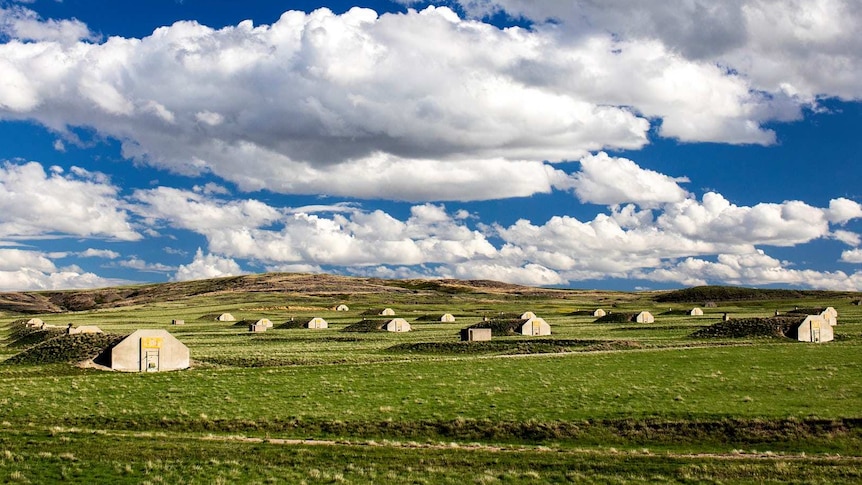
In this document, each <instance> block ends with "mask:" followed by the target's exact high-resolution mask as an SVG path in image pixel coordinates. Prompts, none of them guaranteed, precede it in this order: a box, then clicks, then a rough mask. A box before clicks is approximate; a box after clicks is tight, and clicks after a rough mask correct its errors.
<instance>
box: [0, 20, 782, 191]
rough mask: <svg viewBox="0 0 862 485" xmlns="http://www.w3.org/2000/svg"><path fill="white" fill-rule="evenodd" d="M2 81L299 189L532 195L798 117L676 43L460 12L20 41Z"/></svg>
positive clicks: (0, 106) (94, 120)
mask: <svg viewBox="0 0 862 485" xmlns="http://www.w3.org/2000/svg"><path fill="white" fill-rule="evenodd" d="M0 70H2V71H3V72H4V76H3V77H2V78H0V117H3V118H7V119H32V120H36V121H38V122H40V123H42V124H44V125H46V126H48V127H49V128H51V129H53V130H56V131H57V132H59V133H61V134H66V135H67V136H72V135H71V132H70V131H69V130H68V127H76V126H85V127H92V128H94V129H95V130H96V131H97V132H98V133H99V134H100V135H104V136H109V137H113V138H115V139H118V140H120V141H121V142H122V144H123V153H124V154H125V155H126V156H127V157H131V158H134V159H136V160H139V161H143V162H147V163H150V164H153V165H157V166H160V167H167V168H170V169H172V170H175V171H178V172H181V173H200V172H202V171H211V172H212V173H214V174H215V175H217V176H219V177H222V178H223V179H225V180H229V181H231V182H233V183H236V184H237V186H238V187H240V188H241V189H242V190H259V189H268V190H272V191H276V192H283V193H297V194H329V195H339V196H351V197H361V198H378V197H383V198H386V199H398V200H409V201H428V200H486V199H494V198H506V197H517V196H529V195H531V194H535V193H546V192H549V191H550V190H551V189H552V187H553V186H554V184H555V182H556V181H558V180H559V178H560V173H559V172H557V171H554V170H553V169H552V168H550V167H549V166H548V165H547V164H546V163H544V161H545V160H547V161H550V162H557V161H569V160H578V159H580V158H582V157H584V156H586V155H587V154H588V153H590V152H594V151H598V150H602V149H605V148H607V149H637V148H640V147H642V146H643V145H644V144H646V143H647V142H648V140H647V133H648V131H649V129H650V121H649V120H650V119H653V118H654V119H657V120H661V126H660V129H661V133H662V134H663V135H665V136H669V137H675V138H679V139H681V140H684V141H722V142H730V143H771V142H772V141H774V135H773V133H772V132H770V131H769V130H767V129H764V128H762V127H761V125H762V123H763V122H765V121H772V120H775V119H784V118H783V116H784V115H779V114H777V113H776V112H774V110H772V108H771V107H772V105H773V104H775V103H776V102H777V101H776V99H778V96H777V95H775V94H774V93H772V94H771V95H770V96H761V95H758V94H754V93H753V92H752V90H751V86H750V85H749V84H748V81H747V79H746V78H745V77H743V76H737V75H734V74H731V73H728V72H727V71H726V70H725V69H723V68H720V67H718V66H716V64H715V63H714V62H706V61H700V60H690V59H686V58H684V57H682V56H680V55H678V53H677V52H676V50H674V49H673V48H669V47H667V46H665V45H663V44H661V43H660V42H658V41H640V40H639V41H637V42H634V41H628V40H619V39H616V38H614V37H613V36H611V35H609V34H607V32H605V31H599V30H595V31H589V32H588V33H586V34H584V35H581V36H578V37H567V36H563V35H559V32H558V30H557V29H551V28H543V29H536V30H524V29H517V28H513V29H498V28H496V27H494V26H491V25H489V24H484V23H481V22H478V21H472V20H462V19H458V18H457V16H455V15H454V14H453V13H452V11H450V10H449V9H447V8H428V9H426V10H424V11H422V12H415V11H410V12H408V13H406V14H385V15H382V16H379V17H378V16H377V15H376V14H375V13H374V12H373V11H371V10H367V9H358V8H357V9H352V10H350V11H349V12H347V13H345V14H343V15H334V14H333V13H331V12H330V11H328V10H326V9H321V10H317V11H315V12H312V13H309V14H305V13H302V12H286V13H285V14H284V15H283V16H282V17H281V18H280V19H279V20H278V21H277V22H275V23H274V24H272V25H263V26H258V27H254V26H253V25H252V24H251V23H250V22H242V23H240V24H239V25H237V26H233V27H226V28H223V29H220V30H214V29H211V28H208V27H205V26H202V25H199V24H197V23H194V22H178V23H176V24H174V25H171V26H169V27H161V28H159V29H157V30H156V31H154V32H153V34H152V35H151V36H149V37H146V38H144V39H125V38H120V37H111V38H109V39H108V40H107V41H106V42H104V43H101V44H88V43H83V42H79V43H76V44H73V45H68V44H55V43H46V42H32V43H20V42H11V43H7V44H3V45H0ZM794 115H795V114H794ZM239 161H242V162H241V163H240V162H239Z"/></svg>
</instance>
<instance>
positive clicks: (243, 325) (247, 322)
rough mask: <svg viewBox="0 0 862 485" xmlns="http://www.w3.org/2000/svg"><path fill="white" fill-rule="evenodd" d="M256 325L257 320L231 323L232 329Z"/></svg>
mask: <svg viewBox="0 0 862 485" xmlns="http://www.w3.org/2000/svg"><path fill="white" fill-rule="evenodd" d="M255 323H257V320H237V321H235V322H233V324H232V325H231V326H232V327H248V326H249V325H254V324H255Z"/></svg>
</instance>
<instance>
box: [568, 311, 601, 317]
mask: <svg viewBox="0 0 862 485" xmlns="http://www.w3.org/2000/svg"><path fill="white" fill-rule="evenodd" d="M593 312H595V310H575V311H573V312H570V313H567V314H566V315H568V316H571V317H592V316H595V315H593Z"/></svg>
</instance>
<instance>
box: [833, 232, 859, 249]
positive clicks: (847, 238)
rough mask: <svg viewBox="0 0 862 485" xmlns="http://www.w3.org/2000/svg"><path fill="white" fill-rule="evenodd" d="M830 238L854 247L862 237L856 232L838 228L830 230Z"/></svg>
mask: <svg viewBox="0 0 862 485" xmlns="http://www.w3.org/2000/svg"><path fill="white" fill-rule="evenodd" d="M832 238H833V239H836V240H838V241H841V242H843V243H844V244H846V245H848V246H853V247H856V246H858V245H860V244H862V237H860V236H859V234H856V233H855V232H850V231H844V230H840V229H839V230H836V231H833V232H832Z"/></svg>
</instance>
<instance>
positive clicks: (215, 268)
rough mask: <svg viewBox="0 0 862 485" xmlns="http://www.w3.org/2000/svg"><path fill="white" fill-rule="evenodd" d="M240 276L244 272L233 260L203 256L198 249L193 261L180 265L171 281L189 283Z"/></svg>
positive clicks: (210, 255)
mask: <svg viewBox="0 0 862 485" xmlns="http://www.w3.org/2000/svg"><path fill="white" fill-rule="evenodd" d="M241 274H245V271H243V270H242V268H240V266H239V264H238V263H237V262H236V261H234V260H233V259H230V258H223V257H220V256H216V255H213V254H207V255H204V254H203V251H201V249H200V248H198V250H197V253H195V258H194V260H193V261H192V262H191V263H189V264H181V265H180V267H179V268H178V269H177V272H176V274H175V275H174V277H173V278H172V280H173V281H189V280H200V279H207V278H220V277H222V276H236V275H241Z"/></svg>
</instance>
